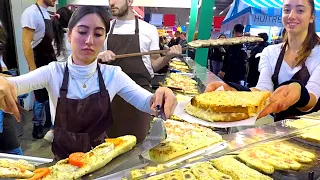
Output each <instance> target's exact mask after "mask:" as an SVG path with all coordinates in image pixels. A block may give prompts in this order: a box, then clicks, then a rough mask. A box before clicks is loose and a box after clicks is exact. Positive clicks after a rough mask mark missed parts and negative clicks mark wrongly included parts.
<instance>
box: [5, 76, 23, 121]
mask: <svg viewBox="0 0 320 180" xmlns="http://www.w3.org/2000/svg"><path fill="white" fill-rule="evenodd" d="M17 99H18V98H17V92H16V88H15V86H14V85H13V84H11V83H10V82H9V81H7V80H6V79H5V78H3V77H0V109H1V110H3V111H4V112H6V113H9V114H13V115H14V117H15V118H16V119H17V120H18V121H19V120H20V113H19V109H18V107H17V104H16V103H17V102H16V100H17Z"/></svg>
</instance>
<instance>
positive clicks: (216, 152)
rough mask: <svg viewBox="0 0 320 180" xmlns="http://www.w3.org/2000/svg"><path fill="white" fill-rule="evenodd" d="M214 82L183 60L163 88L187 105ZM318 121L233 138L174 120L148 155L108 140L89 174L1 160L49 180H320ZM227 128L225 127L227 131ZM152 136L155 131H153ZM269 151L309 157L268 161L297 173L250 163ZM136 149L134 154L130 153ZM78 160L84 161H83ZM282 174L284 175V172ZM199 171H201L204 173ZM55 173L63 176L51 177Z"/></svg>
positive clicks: (75, 167) (127, 139) (129, 143)
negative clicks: (243, 178) (235, 179)
mask: <svg viewBox="0 0 320 180" xmlns="http://www.w3.org/2000/svg"><path fill="white" fill-rule="evenodd" d="M213 81H220V79H219V78H218V77H217V76H215V75H214V74H212V73H211V72H210V71H208V70H207V69H206V68H204V67H202V66H200V65H198V64H197V63H195V62H194V61H193V60H189V59H187V58H184V59H173V60H172V61H171V63H170V68H169V72H168V73H167V75H166V78H165V80H164V81H163V82H162V83H163V85H164V86H167V87H169V88H172V89H173V90H174V91H175V92H176V94H177V98H178V100H179V101H180V102H183V101H189V100H190V98H191V97H194V96H195V95H197V94H199V93H202V92H203V91H204V89H205V87H206V86H207V85H208V84H209V83H210V82H213ZM181 83H182V84H183V85H181ZM319 115H320V114H319V113H318V114H317V113H316V114H311V115H307V116H305V117H304V118H305V119H302V120H285V121H280V122H277V123H274V124H269V125H265V126H261V127H254V126H251V127H252V128H250V129H246V130H244V131H240V132H238V133H234V134H228V131H227V130H226V128H218V127H216V126H214V127H212V126H205V125H199V124H197V123H196V124H195V123H189V122H188V121H189V120H190V119H181V118H179V117H176V116H173V117H171V120H167V121H165V122H164V125H165V127H166V132H167V139H166V140H165V141H162V142H161V143H160V144H159V145H157V146H155V147H154V148H152V149H148V147H150V145H151V144H149V145H146V144H145V145H146V146H144V148H145V149H144V150H141V149H140V148H141V144H137V145H135V146H134V144H135V141H134V139H133V138H132V137H131V136H124V137H119V138H117V139H110V140H106V143H103V144H102V145H100V146H97V147H96V148H94V149H93V150H91V151H90V152H88V153H86V154H85V157H87V156H88V158H89V159H90V161H89V162H88V164H89V165H90V166H92V167H94V168H93V169H89V168H87V166H86V165H83V166H80V165H79V164H77V163H80V162H81V161H75V162H77V163H76V164H75V162H72V163H71V161H70V160H62V161H59V162H52V163H49V164H48V161H49V160H48V159H41V158H37V157H34V158H32V157H25V156H18V157H16V156H15V157H11V156H1V157H2V158H3V157H6V158H9V159H24V160H27V162H29V163H31V164H32V163H33V164H34V162H37V163H35V165H36V168H41V167H42V168H43V167H45V168H46V167H50V168H49V170H50V171H49V172H50V178H48V179H57V178H58V179H59V177H62V175H66V173H67V174H71V176H72V177H79V178H80V177H81V178H80V179H121V178H128V179H131V178H133V179H147V178H150V179H154V178H155V179H158V178H160V179H161V178H163V179H170V177H171V179H172V177H176V178H177V179H179V177H180V179H188V178H187V177H189V176H190V177H194V179H197V177H198V179H202V178H199V175H201V173H202V175H201V177H205V176H207V178H209V179H212V174H210V173H212V172H215V174H218V175H222V176H223V177H225V178H229V179H230V177H236V176H239V177H241V173H240V174H239V169H241V168H242V170H243V171H246V172H244V175H245V176H247V177H250V176H255V175H259V176H260V177H261V178H264V179H271V178H273V179H284V178H285V179H307V178H308V176H310V177H311V176H313V179H317V178H319V177H320V174H319V171H318V169H317V167H318V166H319V163H320V162H319V158H318V154H319V153H320V149H319V147H318V144H319V138H318V136H317V132H318V130H319V128H320V122H319V121H317V120H312V119H319ZM200 124H201V123H200ZM227 124H228V123H226V127H228V125H227ZM252 125H253V124H252ZM160 129H161V128H160ZM151 131H153V130H152V129H151ZM204 132H205V133H204ZM149 140H150V139H149ZM154 140H155V139H154V138H152V141H148V142H150V143H152V142H154ZM279 142H280V144H279ZM158 143H159V142H158ZM178 143H180V145H179V146H178V147H179V148H182V149H181V150H179V151H174V149H170V148H171V147H173V146H172V145H173V144H178ZM266 145H268V148H270V147H274V148H275V149H277V148H278V150H279V151H280V152H282V153H285V152H284V151H283V150H286V151H287V150H288V149H291V150H292V149H293V151H296V150H297V149H298V150H299V153H302V156H307V157H305V159H295V158H297V157H299V156H300V155H299V154H296V156H294V157H292V158H293V160H292V159H290V158H288V159H285V158H283V155H282V154H281V153H280V155H278V156H279V157H278V156H276V155H273V154H271V155H269V156H274V158H276V159H277V160H283V161H284V162H285V161H290V162H291V161H292V162H293V163H294V164H295V165H297V167H296V166H293V168H292V169H291V168H290V166H289V165H288V166H289V167H288V166H285V167H282V166H276V165H275V164H272V162H273V161H272V159H271V160H270V161H268V162H270V163H261V158H260V159H259V158H258V159H254V158H252V157H251V158H250V157H247V155H248V153H249V152H252V151H253V150H255V149H256V148H258V149H259V148H260V149H259V150H261V147H266ZM124 147H125V148H124ZM279 147H280V148H279ZM131 148H132V150H130V149H131ZM168 148H169V149H168ZM171 150H172V151H171ZM272 150H274V149H271V151H272ZM300 150H303V151H300ZM167 151H168V152H169V151H170V152H171V153H165V154H167V156H164V155H160V156H159V155H157V154H161V152H167ZM262 153H265V154H267V155H268V153H270V152H264V151H263V152H262ZM121 154H122V155H121ZM1 155H2V154H1ZM77 155H79V154H77ZM128 155H129V157H128ZM130 155H132V156H130ZM226 155H232V156H233V157H232V158H231V159H230V157H228V156H226ZM285 155H286V154H285ZM117 156H119V157H117ZM102 157H103V158H102ZM78 158H80V159H81V156H79V157H78ZM125 158H127V159H125ZM69 159H70V158H69ZM100 159H103V161H100ZM0 160H1V158H0ZM220 161H222V162H230V163H233V164H234V166H232V167H230V166H227V165H225V164H224V165H222V166H219V165H217V164H219V162H220ZM257 162H260V163H261V164H262V165H263V167H265V168H261V167H260V166H259V165H260V164H259V163H258V164H257ZM42 163H45V164H42ZM70 163H71V164H70ZM40 164H42V165H40ZM228 168H230V169H228ZM237 168H238V169H237ZM268 168H270V169H268ZM280 168H283V169H281V170H279V169H280ZM199 169H202V170H203V172H201V171H200V170H199ZM297 169H299V171H297ZM33 170H34V169H33ZM41 170H42V171H41V172H42V173H44V170H47V169H41ZM229 170H230V171H229ZM30 171H32V170H30ZM312 171H313V173H312ZM34 172H36V171H34ZM37 172H39V170H38V171H37ZM52 172H59V173H54V174H52ZM35 174H39V173H35ZM58 174H59V175H60V176H58ZM54 175H57V176H54ZM181 175H186V176H185V177H186V178H182V176H181ZM71 176H70V177H71ZM150 176H153V177H150ZM48 177H49V176H48ZM63 177H66V176H63ZM210 177H211V178H210ZM189 179H190V178H189Z"/></svg>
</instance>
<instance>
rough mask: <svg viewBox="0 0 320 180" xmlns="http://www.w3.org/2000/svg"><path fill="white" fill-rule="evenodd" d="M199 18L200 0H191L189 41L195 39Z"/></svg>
mask: <svg viewBox="0 0 320 180" xmlns="http://www.w3.org/2000/svg"><path fill="white" fill-rule="evenodd" d="M197 18H198V0H191V9H190V18H189V28H188V38H187V41H188V42H190V41H192V39H193V36H194V33H195V30H196V27H197Z"/></svg>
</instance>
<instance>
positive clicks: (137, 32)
mask: <svg viewBox="0 0 320 180" xmlns="http://www.w3.org/2000/svg"><path fill="white" fill-rule="evenodd" d="M135 20H136V27H135V28H136V29H135V34H139V21H138V18H137V17H135Z"/></svg>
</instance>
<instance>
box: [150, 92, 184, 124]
mask: <svg viewBox="0 0 320 180" xmlns="http://www.w3.org/2000/svg"><path fill="white" fill-rule="evenodd" d="M150 104H151V109H152V111H153V112H154V115H157V114H156V113H157V109H156V107H157V106H158V105H159V106H160V107H162V105H163V106H164V107H163V109H164V114H165V115H166V118H169V117H170V116H171V115H172V114H173V112H174V110H175V108H176V106H177V104H178V102H177V98H176V96H175V95H174V94H173V92H172V91H171V89H169V88H166V87H160V88H158V89H157V90H156V92H155V93H154V95H153V97H152V98H151V101H150Z"/></svg>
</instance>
